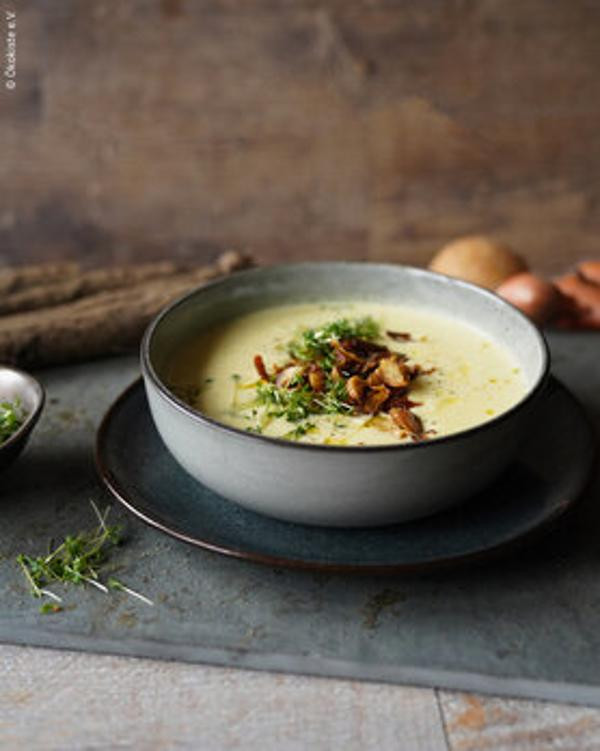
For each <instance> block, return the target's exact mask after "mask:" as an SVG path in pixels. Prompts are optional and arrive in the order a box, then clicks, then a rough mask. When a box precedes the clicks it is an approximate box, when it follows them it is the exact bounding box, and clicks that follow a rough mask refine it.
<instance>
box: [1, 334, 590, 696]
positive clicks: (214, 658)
mask: <svg viewBox="0 0 600 751" xmlns="http://www.w3.org/2000/svg"><path fill="white" fill-rule="evenodd" d="M551 345H552V349H553V353H554V363H555V365H554V372H555V373H556V375H558V377H559V378H561V379H562V380H563V382H564V383H566V384H567V385H568V386H569V387H570V388H571V389H572V390H573V391H574V392H575V393H576V394H577V395H578V396H579V397H580V399H581V400H582V402H583V403H584V405H585V406H586V407H587V409H588V411H589V413H590V415H591V417H592V419H593V421H594V422H595V424H596V426H598V425H600V388H599V387H600V337H599V336H597V335H566V334H554V335H552V337H551ZM136 373H137V363H136V362H135V360H134V359H119V360H110V361H108V360H107V361H103V362H99V363H95V364H88V365H83V366H78V367H73V368H68V369H54V370H51V371H47V372H45V373H43V374H41V377H42V380H43V381H44V383H45V384H46V386H47V388H48V397H49V404H48V409H47V412H46V414H45V415H44V417H43V419H42V422H41V424H40V426H39V428H38V430H37V431H36V434H35V435H34V437H33V439H32V443H31V446H30V447H29V448H28V450H27V452H26V453H25V454H24V456H23V457H22V458H21V459H20V460H19V462H17V464H15V466H14V467H13V468H11V469H10V470H8V471H7V472H6V473H4V474H3V475H2V482H1V483H0V519H1V522H0V555H1V556H2V557H1V558H0V602H1V603H2V605H1V608H0V641H5V642H9V643H18V644H32V645H41V646H50V647H58V648H75V649H83V650H87V651H95V652H110V653H118V654H127V655H139V656H152V657H161V658H167V659H181V660H188V661H198V662H211V663H218V664H226V665H235V666H240V667H252V668H262V669H275V670H283V671H290V672H301V673H312V674H319V675H332V676H333V675H335V676H348V677H357V678H364V679H373V680H383V681H392V682H401V683H414V684H420V685H431V686H443V687H448V688H459V689H467V690H478V691H489V692H493V693H499V694H508V695H511V694H512V695H519V696H529V697H537V698H550V699H555V700H562V701H576V702H582V703H592V704H598V705H600V542H599V534H598V529H599V523H600V506H599V504H598V496H599V491H600V475H598V473H597V474H596V477H595V478H594V480H593V482H592V484H591V486H590V488H589V490H588V492H587V493H586V497H585V499H584V500H583V501H582V502H581V503H580V505H579V506H578V508H577V510H576V511H575V512H574V513H573V514H572V515H571V517H569V518H568V519H565V520H563V522H562V523H561V524H560V526H559V527H558V528H557V529H556V530H555V531H554V532H553V533H551V534H550V535H549V536H548V537H546V538H545V539H544V541H543V542H542V543H539V544H537V545H536V546H535V547H534V548H531V549H529V550H527V551H524V552H522V553H520V554H518V555H516V554H515V555H513V556H512V557H511V558H510V559H505V560H502V561H498V562H495V563H490V564H487V565H483V566H481V565H480V566H477V567H469V568H464V569H458V570H454V571H447V572H444V573H435V574H427V575H420V576H410V577H409V576H403V577H393V578H390V577H386V578H382V577H376V576H365V577H352V576H342V575H331V574H318V573H305V572H300V571H287V570H286V571H284V570H276V569H272V568H268V567H264V566H260V565H256V564H249V563H245V562H243V561H238V560H233V559H228V558H225V557H222V556H219V555H216V554H213V553H209V552H205V551H202V550H198V549H194V548H191V547H189V546H186V545H184V544H182V543H179V542H177V541H175V540H172V539H170V538H168V537H166V536H164V535H162V534H161V533H159V532H157V531H155V530H153V529H150V528H147V527H145V526H144V525H143V524H141V523H140V522H138V521H136V520H135V519H133V518H131V517H128V516H127V515H126V514H125V513H124V512H123V511H121V510H120V509H118V508H116V507H115V509H114V510H113V512H112V516H113V518H114V519H119V520H123V521H124V523H125V524H126V525H127V530H128V539H127V542H126V544H125V545H123V546H122V547H121V548H119V549H118V550H117V551H115V553H114V555H113V557H112V560H113V561H114V565H115V566H116V567H117V568H118V575H119V577H120V578H121V579H122V580H123V581H125V582H126V583H129V584H130V585H132V586H134V587H135V588H137V589H140V590H141V591H143V592H144V594H146V595H148V596H150V597H152V598H153V599H154V600H155V601H156V606H155V607H153V608H151V607H148V606H146V605H144V604H142V603H137V602H136V601H134V600H131V599H128V598H126V597H125V596H123V595H121V594H118V593H115V594H112V595H111V596H110V597H108V596H105V595H103V594H102V593H100V592H98V591H96V590H94V589H73V590H71V591H68V592H65V593H64V596H65V602H66V604H67V606H68V609H67V610H66V612H64V613H62V614H58V615H55V616H42V615H40V614H39V613H38V603H37V602H36V601H35V600H33V599H32V598H31V597H30V596H29V595H28V593H27V588H26V586H25V584H24V581H23V579H22V576H21V574H20V572H19V570H18V569H17V567H16V565H15V563H14V556H15V555H16V554H17V553H18V552H21V551H23V552H29V553H38V552H42V551H43V550H45V549H46V547H47V544H48V540H49V539H50V538H55V539H56V538H60V537H62V536H64V534H65V533H69V532H76V531H78V530H79V529H82V528H86V527H88V526H89V525H90V524H91V523H92V522H93V516H92V514H91V511H90V506H89V499H90V498H93V499H95V500H96V502H97V503H99V504H100V505H104V504H106V503H108V502H110V499H109V496H108V495H107V494H106V493H105V491H104V490H103V489H102V488H101V486H100V484H99V483H98V481H97V480H96V478H95V473H94V466H93V453H92V447H93V440H94V432H95V427H96V426H97V424H98V422H99V419H100V417H101V415H102V414H103V412H104V411H105V409H106V408H107V406H108V405H109V403H110V402H111V401H112V400H113V399H114V397H115V396H116V395H117V394H118V393H119V392H120V390H121V389H122V388H123V387H125V386H126V385H127V384H128V383H129V382H130V381H131V380H132V379H133V378H134V377H135V375H136Z"/></svg>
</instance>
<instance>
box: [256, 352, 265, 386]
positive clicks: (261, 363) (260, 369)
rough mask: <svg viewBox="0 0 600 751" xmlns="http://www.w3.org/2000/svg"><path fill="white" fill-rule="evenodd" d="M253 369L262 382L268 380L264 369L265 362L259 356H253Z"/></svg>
mask: <svg viewBox="0 0 600 751" xmlns="http://www.w3.org/2000/svg"><path fill="white" fill-rule="evenodd" d="M254 367H255V368H256V371H257V373H258V375H259V376H260V377H261V378H262V380H263V381H268V380H269V374H268V373H267V369H266V367H265V361H264V360H263V359H262V357H261V356H260V355H255V356H254Z"/></svg>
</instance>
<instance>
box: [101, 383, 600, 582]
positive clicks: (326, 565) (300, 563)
mask: <svg viewBox="0 0 600 751" xmlns="http://www.w3.org/2000/svg"><path fill="white" fill-rule="evenodd" d="M546 388H547V389H548V390H550V389H559V390H560V391H562V392H563V394H564V395H565V396H566V397H567V398H568V399H569V400H570V401H571V404H572V406H573V408H574V409H576V410H577V412H578V413H579V416H580V418H581V420H582V423H583V424H585V431H586V433H587V439H588V441H589V444H590V449H591V451H590V459H589V466H588V467H587V468H586V470H585V472H584V479H583V481H582V483H581V487H580V488H579V489H578V490H577V491H575V492H574V493H573V496H572V497H571V498H570V499H565V500H564V501H562V502H559V503H558V504H557V506H556V508H555V509H553V511H552V513H550V514H548V516H546V517H544V518H543V519H542V520H541V521H540V522H539V523H537V524H535V525H534V526H532V527H530V528H529V529H526V530H525V531H524V532H523V533H522V534H518V535H516V536H515V537H511V538H510V539H508V540H502V541H500V542H498V543H496V544H493V545H491V546H489V547H486V548H485V549H483V550H477V551H473V552H470V553H462V554H457V555H446V556H443V557H440V558H436V559H434V560H429V561H423V562H419V563H414V562H413V563H389V564H380V563H373V564H369V563H366V564H359V563H335V562H332V563H330V562H327V561H309V560H302V559H297V558H289V557H288V558H282V557H280V556H277V555H271V554H268V553H261V552H259V551H248V550H244V549H242V548H239V547H233V546H231V547H225V546H222V545H218V544H216V543H214V542H211V541H210V540H207V539H202V538H200V537H197V536H196V537H192V536H190V535H188V534H186V533H185V532H183V531H181V530H179V529H177V528H176V527H175V528H174V527H173V525H171V524H170V523H169V522H167V521H166V520H165V519H163V518H162V517H161V515H160V514H153V513H148V511H147V510H142V509H140V508H138V507H137V505H136V504H135V503H133V502H132V501H130V500H129V498H128V493H127V491H126V490H125V489H124V488H123V487H122V486H121V483H120V481H119V480H118V479H117V478H116V477H115V475H114V473H113V472H112V471H111V469H110V467H109V466H108V464H107V462H106V459H105V454H106V451H105V447H106V445H107V440H108V439H107V435H108V430H109V426H110V423H111V421H112V420H113V418H114V416H115V414H116V413H117V411H118V410H119V409H120V407H121V405H122V404H123V403H124V402H126V401H127V400H128V399H129V398H130V397H131V395H132V394H133V393H134V392H135V391H137V390H138V389H141V390H142V391H144V383H143V378H142V377H141V376H140V377H138V378H136V379H135V380H134V381H133V383H131V384H129V386H127V387H126V388H125V389H124V390H123V391H122V392H121V393H120V394H119V395H118V396H117V398H116V399H115V400H114V401H113V402H112V403H111V405H110V406H109V407H108V409H107V411H106V412H105V414H104V416H103V418H102V421H101V423H100V425H99V427H98V430H97V432H96V441H95V447H94V462H95V467H96V472H97V474H98V476H99V479H100V480H101V482H102V484H103V485H104V487H105V488H106V489H107V490H108V491H109V492H110V493H111V495H112V496H113V497H114V498H115V499H116V500H117V501H118V502H119V503H121V504H122V505H123V506H124V507H125V508H126V509H127V510H128V511H129V512H131V513H132V514H133V515H134V516H135V517H137V518H138V519H140V520H141V521H143V522H144V523H145V524H147V525H149V526H150V527H153V528H154V529H158V530H159V531H160V532H163V533H165V534H167V535H169V536H170V537H173V538H175V539H177V540H180V541H181V542H185V543H187V544H189V545H192V546H194V547H196V548H201V549H203V550H208V551H210V552H212V553H217V554H220V555H224V556H227V557H229V558H235V559H238V560H244V561H249V562H252V563H258V564H262V565H267V566H271V567H274V568H286V569H295V570H304V571H313V572H317V571H322V572H328V573H332V574H333V573H350V574H362V575H368V574H386V575H389V574H399V573H404V574H412V573H423V572H427V571H435V570H440V569H442V570H443V569H449V568H454V567H458V566H462V565H467V564H473V563H482V562H487V561H491V560H493V559H495V558H497V557H499V556H501V555H504V554H506V553H509V552H511V551H515V550H518V549H521V548H523V547H525V546H526V545H528V544H530V543H533V542H535V541H536V540H538V539H540V538H541V537H543V536H545V535H546V534H548V533H549V532H551V531H552V529H553V528H554V527H555V525H556V523H557V522H558V521H559V520H560V519H562V518H563V517H564V516H565V515H566V514H567V512H572V510H573V508H574V507H575V506H576V505H577V501H578V500H579V499H580V498H581V496H582V495H583V494H584V493H585V490H586V488H587V487H588V485H589V483H590V479H591V476H592V474H593V473H592V471H591V470H592V467H593V463H594V462H593V460H594V456H595V455H596V446H595V442H594V430H593V428H592V425H591V423H590V420H589V417H588V415H587V413H586V412H585V410H584V408H583V406H582V405H581V403H580V401H579V400H578V399H577V398H576V397H575V396H574V395H573V394H572V392H571V391H570V390H569V389H568V388H567V387H566V386H564V384H563V383H562V382H561V381H559V380H558V379H557V378H556V377H555V376H554V375H551V376H550V378H549V380H548V382H547V386H546ZM146 399H147V397H146ZM164 450H165V451H167V449H166V448H165V449H164ZM182 471H183V470H182Z"/></svg>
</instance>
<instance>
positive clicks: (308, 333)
mask: <svg viewBox="0 0 600 751" xmlns="http://www.w3.org/2000/svg"><path fill="white" fill-rule="evenodd" d="M379 334H380V326H379V324H378V323H377V322H376V321H375V320H373V318H371V317H370V316H367V317H366V318H358V319H356V320H355V321H350V320H349V319H347V318H340V319H338V320H337V321H332V322H331V323H328V324H326V325H325V326H321V327H320V328H317V329H305V330H304V331H303V332H302V334H301V335H300V336H299V337H298V338H297V339H294V340H293V341H292V342H290V343H289V344H288V352H289V354H290V356H291V357H292V358H294V359H295V360H321V361H323V362H324V363H325V364H326V365H330V366H331V365H333V360H332V357H333V349H332V347H331V342H332V341H334V340H335V341H341V340H343V339H355V338H358V339H366V340H367V341H372V340H374V339H376V338H377V337H378V336H379Z"/></svg>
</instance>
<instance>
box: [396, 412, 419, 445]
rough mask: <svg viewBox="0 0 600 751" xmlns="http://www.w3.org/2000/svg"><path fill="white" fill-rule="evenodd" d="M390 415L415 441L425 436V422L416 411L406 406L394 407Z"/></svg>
mask: <svg viewBox="0 0 600 751" xmlns="http://www.w3.org/2000/svg"><path fill="white" fill-rule="evenodd" d="M390 417H391V418H392V420H393V421H394V423H395V424H396V425H397V426H398V427H399V428H400V430H405V431H406V432H407V433H408V434H409V435H410V437H411V438H412V439H413V441H418V440H421V439H422V438H423V437H424V435H425V431H424V430H423V423H422V422H421V418H420V417H418V416H417V415H415V413H414V412H411V411H410V410H408V409H405V408H404V407H392V409H391V410H390Z"/></svg>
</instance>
